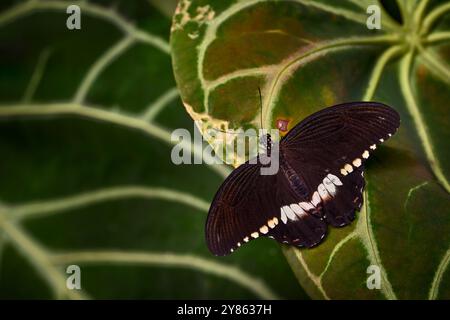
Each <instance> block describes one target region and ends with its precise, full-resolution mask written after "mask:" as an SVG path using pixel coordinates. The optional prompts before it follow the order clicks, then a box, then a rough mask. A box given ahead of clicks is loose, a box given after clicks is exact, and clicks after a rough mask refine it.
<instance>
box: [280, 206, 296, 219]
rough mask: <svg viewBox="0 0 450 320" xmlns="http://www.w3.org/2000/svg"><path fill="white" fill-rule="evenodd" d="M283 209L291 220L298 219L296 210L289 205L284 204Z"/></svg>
mask: <svg viewBox="0 0 450 320" xmlns="http://www.w3.org/2000/svg"><path fill="white" fill-rule="evenodd" d="M283 211H284V212H285V213H286V216H287V217H288V218H289V219H290V220H297V216H296V215H295V213H294V211H292V209H291V208H290V207H289V206H283Z"/></svg>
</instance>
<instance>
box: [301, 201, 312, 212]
mask: <svg viewBox="0 0 450 320" xmlns="http://www.w3.org/2000/svg"><path fill="white" fill-rule="evenodd" d="M299 205H300V207H302V209H303V210H305V211H309V210H312V209H314V207H313V205H312V204H311V203H309V202H300V203H299Z"/></svg>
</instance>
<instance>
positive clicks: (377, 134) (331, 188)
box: [206, 102, 400, 256]
mask: <svg viewBox="0 0 450 320" xmlns="http://www.w3.org/2000/svg"><path fill="white" fill-rule="evenodd" d="M399 125H400V116H399V114H398V113H397V112H396V111H395V110H394V109H392V108H391V107H389V106H387V105H384V104H381V103H375V102H352V103H344V104H340V105H336V106H332V107H329V108H325V109H323V110H321V111H319V112H316V113H314V114H312V115H311V116H309V117H307V118H306V119H304V120H303V121H301V122H300V123H299V124H297V125H296V126H295V127H294V128H293V129H292V130H291V131H289V132H288V133H287V135H286V136H285V137H283V138H282V139H281V140H280V142H279V146H278V147H279V164H280V167H279V170H278V173H277V174H275V175H261V174H260V168H261V166H262V165H261V164H260V162H259V161H258V162H257V164H250V163H249V161H247V162H246V163H244V164H242V165H241V166H239V167H238V168H237V169H236V170H234V171H233V172H232V173H231V174H230V176H228V178H227V179H226V180H225V181H224V183H223V184H222V186H221V187H220V188H219V190H218V191H217V193H216V195H215V197H214V200H213V202H212V204H211V207H210V209H209V213H208V218H207V221H206V242H207V244H208V248H209V250H210V251H211V252H212V253H213V254H215V255H221V256H222V255H228V254H230V253H231V252H233V251H234V250H236V249H237V248H238V247H240V246H241V245H242V244H244V243H245V242H248V241H250V240H252V239H255V238H258V237H259V236H267V237H271V238H274V239H275V240H277V241H278V242H280V243H287V244H291V245H295V246H299V247H303V246H306V247H309V248H310V247H313V246H316V245H317V244H319V243H320V242H321V241H322V240H323V238H324V237H325V234H326V232H327V224H331V225H332V226H334V227H342V226H345V225H348V224H349V223H351V221H353V220H354V218H355V211H356V210H358V211H359V209H360V208H361V205H362V203H363V196H362V192H363V189H364V173H363V171H364V162H365V160H366V159H367V158H369V155H370V153H371V152H373V151H374V150H375V149H376V147H377V145H378V144H380V143H382V142H384V141H385V140H387V139H389V137H391V135H393V134H394V133H395V132H396V130H397V129H398V127H399ZM268 138H270V136H269V137H268ZM274 143H275V142H274ZM269 146H270V143H269ZM269 146H268V147H269ZM268 152H269V153H270V148H268ZM260 156H264V155H260ZM260 156H258V157H260ZM252 163H255V162H252Z"/></svg>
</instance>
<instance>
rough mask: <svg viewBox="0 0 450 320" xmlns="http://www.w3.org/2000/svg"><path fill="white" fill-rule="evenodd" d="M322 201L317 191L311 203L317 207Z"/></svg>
mask: <svg viewBox="0 0 450 320" xmlns="http://www.w3.org/2000/svg"><path fill="white" fill-rule="evenodd" d="M320 201H321V200H320V196H319V193H318V192H317V191H315V192H314V194H313V196H312V200H311V203H312V204H313V206H315V207H317V205H318V204H319V203H320Z"/></svg>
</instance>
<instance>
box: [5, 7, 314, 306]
mask: <svg viewBox="0 0 450 320" xmlns="http://www.w3.org/2000/svg"><path fill="white" fill-rule="evenodd" d="M152 2H154V3H159V4H160V6H159V7H160V8H161V10H162V11H165V10H167V8H170V6H168V5H167V1H166V2H165V3H164V4H163V3H162V2H161V1H157V0H154V1H152ZM70 4H78V5H79V6H80V8H81V14H82V20H81V21H82V28H81V30H79V31H76V30H75V31H69V30H68V29H67V28H66V19H67V17H68V15H67V14H66V8H67V6H68V5H70ZM164 8H166V9H164ZM169 32H170V18H169V17H166V16H164V15H162V14H161V13H160V12H159V11H158V10H155V9H154V8H153V7H152V6H151V4H150V2H149V1H116V0H112V1H98V2H95V1H80V2H77V1H59V0H56V1H46V0H43V1H33V0H30V1H23V2H17V1H2V4H1V7H0V43H1V44H0V46H1V50H0V52H1V53H0V58H1V59H0V97H1V102H0V154H1V164H0V199H1V206H0V242H1V244H0V247H1V254H0V256H1V264H0V298H51V297H59V298H84V297H92V298H277V297H286V298H305V297H307V296H306V295H305V294H304V292H303V291H302V290H301V287H300V286H299V285H298V283H297V282H296V281H295V277H294V275H293V274H292V273H291V272H290V269H289V265H288V264H287V263H286V261H285V260H284V259H283V254H282V252H281V250H280V248H279V247H278V246H277V245H276V244H275V243H272V242H271V241H267V242H265V243H264V242H261V243H260V244H258V245H256V246H253V247H248V248H247V249H246V250H242V252H240V253H238V254H237V255H235V256H232V257H230V258H229V259H226V260H224V259H217V258H214V257H212V256H211V255H210V254H209V252H208V251H207V249H206V246H205V243H204V235H203V233H204V231H203V228H204V222H205V217H206V212H207V210H208V207H209V201H210V199H211V198H212V197H213V195H214V192H215V190H216V189H217V187H218V186H219V185H220V183H221V182H222V181H223V177H224V176H226V175H227V174H228V173H229V169H228V168H225V167H222V166H215V167H212V166H210V167H208V166H199V165H195V166H194V165H192V166H187V165H186V166H175V165H174V164H172V162H171V161H170V152H171V147H172V145H171V144H172V142H171V140H170V132H171V130H172V129H174V128H180V127H185V128H190V129H192V128H193V122H192V120H191V119H190V118H189V117H188V116H187V115H186V114H185V112H184V110H183V107H182V105H181V103H180V101H179V99H178V90H177V89H176V87H175V81H174V79H173V75H172V68H171V60H170V48H169V44H168V42H167V41H168V40H166V39H168V37H169ZM194 152H198V150H197V149H195V150H194ZM70 264H77V265H79V266H80V267H81V275H82V277H81V285H82V289H83V290H82V291H77V290H74V291H70V290H67V289H66V278H67V277H68V274H66V266H67V265H70Z"/></svg>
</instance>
